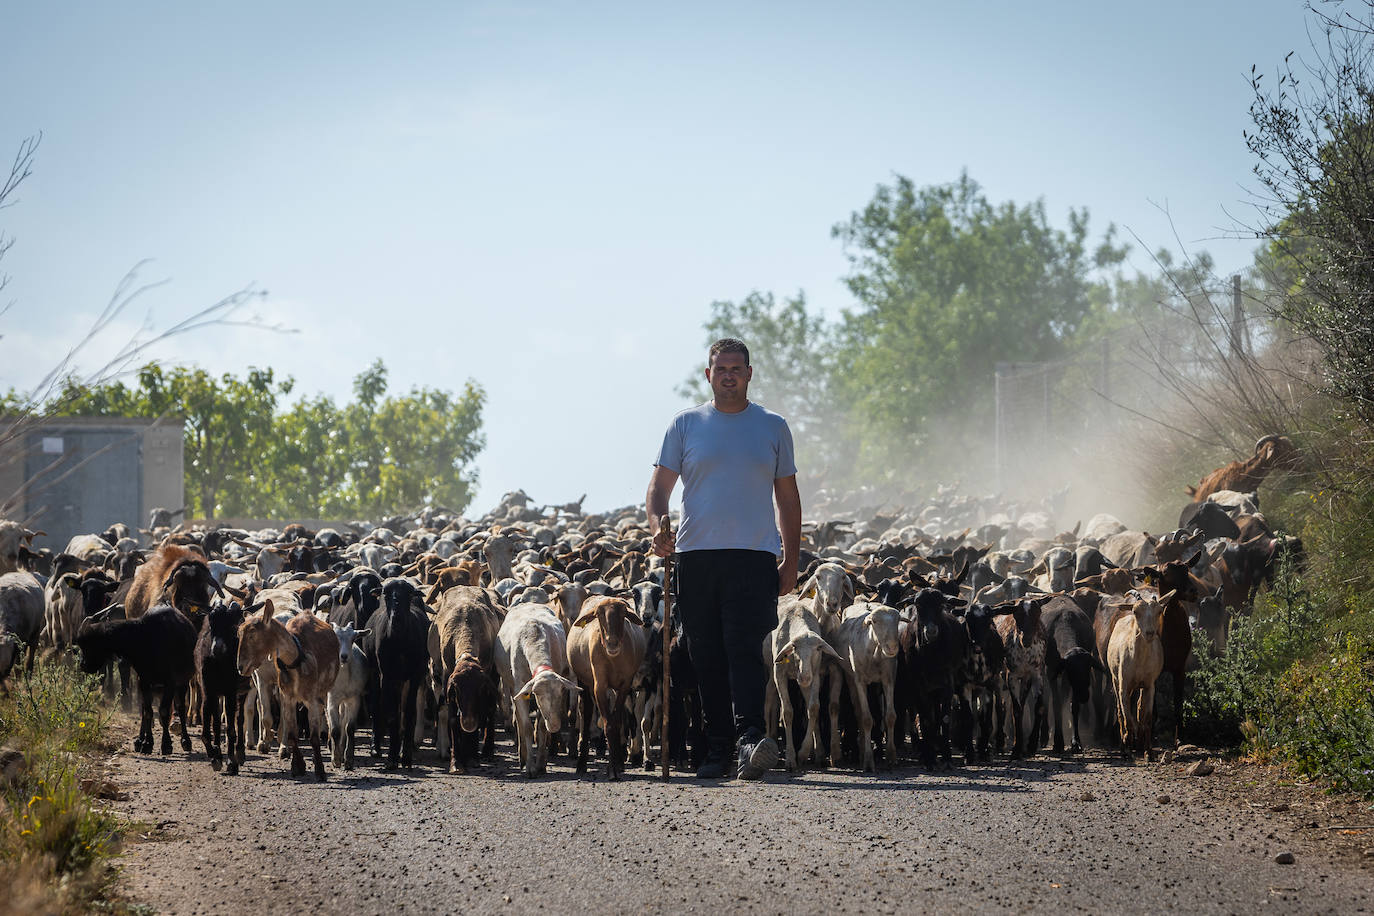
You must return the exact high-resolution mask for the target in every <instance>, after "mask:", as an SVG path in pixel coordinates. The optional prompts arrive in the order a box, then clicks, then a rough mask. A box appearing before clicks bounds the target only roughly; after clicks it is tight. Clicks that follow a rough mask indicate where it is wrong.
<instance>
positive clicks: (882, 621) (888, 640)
mask: <svg viewBox="0 0 1374 916" xmlns="http://www.w3.org/2000/svg"><path fill="white" fill-rule="evenodd" d="M870 608H871V610H869V612H868V614H867V616H865V617H864V626H865V627H867V628H868V630H869V633H870V634H871V635H872V638H873V644H874V647H875V648H876V649H877V650H878V652H879V653H880V654H881V655H882V656H883V657H884V658H896V657H897V653H899V652H901V651H902V639H901V624H902V618H901V615H900V614H898V613H897V610H896V609H895V608H890V607H888V606H887V605H885V604H874V605H870Z"/></svg>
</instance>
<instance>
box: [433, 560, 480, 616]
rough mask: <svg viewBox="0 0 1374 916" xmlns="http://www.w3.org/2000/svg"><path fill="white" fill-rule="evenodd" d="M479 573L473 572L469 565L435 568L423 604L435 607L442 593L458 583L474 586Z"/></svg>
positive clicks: (438, 603)
mask: <svg viewBox="0 0 1374 916" xmlns="http://www.w3.org/2000/svg"><path fill="white" fill-rule="evenodd" d="M480 575H481V573H480V572H479V573H476V574H474V572H473V569H472V567H470V566H443V567H439V568H437V569H436V570H435V571H434V573H433V577H432V578H431V580H430V584H429V593H428V594H427V595H425V604H427V605H429V606H430V607H432V608H435V609H437V608H438V607H439V605H440V602H441V601H442V600H443V596H444V593H445V592H447V591H448V590H449V589H451V588H455V587H456V586H459V585H467V586H476V585H478V584H479V583H478V581H477V580H478V577H480Z"/></svg>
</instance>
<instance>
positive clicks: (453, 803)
mask: <svg viewBox="0 0 1374 916" xmlns="http://www.w3.org/2000/svg"><path fill="white" fill-rule="evenodd" d="M363 746H366V744H363ZM498 748H499V749H500V750H501V751H502V754H503V756H502V758H501V759H500V760H499V761H497V762H496V763H494V764H492V765H489V766H488V767H486V768H485V772H482V773H480V774H474V775H468V776H450V775H448V774H447V773H444V772H441V771H439V770H437V769H435V768H433V767H432V766H423V767H418V768H417V769H416V770H415V771H414V772H412V773H409V774H387V773H382V772H380V771H379V770H377V769H375V768H373V767H372V765H371V764H370V762H369V764H368V765H367V766H364V767H362V768H360V769H359V770H356V771H354V772H353V773H350V774H342V775H338V776H334V775H332V772H331V779H330V781H328V782H326V783H323V784H317V783H315V782H313V781H297V780H293V779H291V778H290V776H289V775H288V773H287V767H286V765H285V763H284V762H283V761H280V760H277V759H275V758H266V757H261V756H258V755H255V754H250V755H249V760H248V763H247V766H246V769H245V772H244V774H243V775H241V776H238V777H226V776H222V775H219V774H217V773H215V772H213V771H212V770H211V769H210V767H209V765H208V764H207V763H206V762H205V760H204V758H203V756H201V755H200V754H199V753H196V754H195V755H193V756H192V757H191V758H190V759H188V758H187V757H185V756H183V755H180V754H178V755H175V756H173V757H171V758H166V759H163V758H158V757H142V756H139V755H135V754H132V753H131V752H122V753H121V754H120V755H119V756H118V758H117V759H116V760H115V766H116V776H115V778H116V781H117V782H118V783H119V784H120V785H121V786H122V787H123V788H124V789H125V790H126V791H127V792H128V793H129V798H128V800H127V801H124V802H122V803H120V805H119V807H120V809H121V810H122V811H123V812H124V813H125V814H127V815H128V816H130V817H132V818H135V819H136V820H138V821H141V822H145V823H146V824H148V825H151V827H150V829H147V830H146V833H147V835H148V837H149V839H147V840H143V841H135V842H133V843H131V844H130V846H129V848H128V850H127V854H126V857H125V859H124V862H125V878H126V881H125V883H126V887H127V893H128V895H129V897H130V898H131V899H132V900H133V901H136V902H143V903H147V904H150V905H151V906H152V907H154V908H155V909H157V910H158V911H160V912H165V913H253V914H263V913H278V912H280V913H288V912H289V913H310V912H312V911H314V912H328V913H336V912H348V913H350V914H352V913H364V914H365V913H393V912H404V913H455V912H479V913H497V912H500V913H511V912H532V911H536V910H539V911H550V912H559V913H572V912H585V911H591V910H598V911H603V912H606V911H609V912H628V911H636V912H643V911H648V912H672V913H677V912H711V913H717V914H720V913H724V912H750V913H783V912H787V913H818V912H832V911H833V912H840V913H846V912H854V913H897V912H902V913H913V912H916V913H919V912H931V913H943V912H951V913H954V912H958V913H967V912H970V911H976V912H989V911H1003V910H1005V911H1016V912H1051V911H1053V912H1060V911H1066V910H1075V911H1082V912H1091V913H1109V912H1141V911H1148V912H1159V911H1165V910H1174V911H1179V912H1186V913H1239V912H1254V911H1256V910H1259V909H1262V908H1273V909H1277V910H1279V911H1282V912H1295V911H1296V912H1345V913H1348V912H1361V911H1364V910H1365V909H1366V908H1368V907H1370V906H1371V905H1374V876H1372V875H1371V874H1370V872H1369V870H1368V869H1366V868H1362V867H1361V866H1360V864H1359V863H1358V862H1355V861H1352V860H1351V859H1350V857H1349V856H1345V857H1341V856H1339V855H1337V854H1336V853H1335V851H1333V849H1331V848H1330V847H1329V844H1327V845H1323V844H1321V843H1320V842H1316V843H1313V842H1309V840H1308V839H1305V837H1312V836H1316V835H1318V831H1311V830H1308V831H1304V830H1302V829H1300V828H1301V827H1302V826H1304V822H1303V818H1304V817H1305V816H1306V815H1304V813H1303V810H1302V808H1301V805H1299V804H1296V803H1295V805H1294V807H1293V809H1292V810H1291V811H1289V812H1286V813H1283V814H1275V813H1272V812H1270V811H1269V810H1267V809H1261V808H1254V807H1250V806H1248V805H1246V804H1244V803H1243V802H1238V801H1236V800H1235V797H1234V795H1235V793H1229V794H1228V793H1225V792H1219V791H1217V789H1218V788H1219V787H1220V786H1221V782H1220V781H1221V780H1225V779H1228V778H1234V777H1228V775H1227V770H1228V768H1225V767H1223V768H1222V771H1220V772H1218V774H1217V775H1216V776H1213V777H1209V778H1208V779H1206V780H1203V779H1187V778H1184V777H1182V776H1181V775H1180V771H1181V769H1182V766H1181V765H1178V764H1175V765H1167V766H1166V765H1159V764H1156V765H1149V766H1146V765H1139V766H1128V765H1123V764H1121V763H1120V762H1118V761H1116V760H1114V759H1112V758H1109V757H1105V756H1090V757H1089V758H1087V759H1084V760H1074V761H1067V762H1065V761H1060V760H1057V759H1040V760H1036V761H1032V762H1029V763H1019V764H1015V765H1006V764H995V765H987V766H981V767H971V768H965V769H956V770H954V771H952V772H949V773H944V774H938V775H930V774H926V773H924V772H922V771H920V770H919V769H915V768H900V769H898V770H896V771H894V772H888V773H880V774H878V775H876V776H875V775H871V774H870V775H863V774H858V773H854V772H850V771H834V772H830V771H812V772H808V773H806V774H804V775H801V776H789V775H788V774H785V773H783V772H781V771H778V772H775V773H772V774H770V775H769V776H768V777H766V778H765V780H764V781H762V782H759V783H742V782H738V781H732V782H726V783H720V784H714V785H712V784H702V783H698V782H697V781H695V780H694V779H692V778H691V777H689V776H677V775H675V777H674V779H673V780H672V781H670V782H669V783H667V784H664V783H661V782H659V780H658V779H657V778H656V777H652V776H649V775H647V774H642V773H638V772H632V773H631V774H630V775H629V776H628V777H627V779H626V780H625V781H623V782H621V783H618V784H609V783H606V782H605V781H604V780H602V779H593V778H592V777H591V776H586V777H578V776H576V775H575V774H574V773H573V772H572V771H571V768H570V767H568V766H567V765H566V762H565V761H564V760H562V759H558V760H555V761H554V762H553V763H551V765H550V775H549V776H548V777H547V778H544V779H541V780H537V781H529V780H526V779H525V778H524V777H523V776H521V775H518V774H516V773H515V772H514V770H513V768H512V766H511V763H510V748H509V745H508V744H505V745H498ZM420 759H421V761H422V762H424V763H426V764H432V763H433V762H434V754H433V751H429V752H427V753H424V754H422V756H421V758H420ZM157 825H161V826H157ZM1305 826H1311V825H1305ZM1284 849H1289V850H1292V851H1293V852H1294V853H1295V854H1296V855H1297V863H1296V864H1294V865H1278V864H1276V863H1275V862H1274V855H1275V853H1276V852H1278V851H1281V850H1284Z"/></svg>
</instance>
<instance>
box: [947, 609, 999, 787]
mask: <svg viewBox="0 0 1374 916" xmlns="http://www.w3.org/2000/svg"><path fill="white" fill-rule="evenodd" d="M992 617H993V615H992V608H990V607H988V606H987V605H986V604H974V605H973V606H972V607H970V608H969V609H968V610H967V611H965V612H964V617H963V625H964V632H965V633H966V634H967V635H968V641H969V653H968V667H967V672H966V676H965V678H964V683H963V685H962V687H961V689H960V694H961V698H962V702H961V703H960V708H959V710H958V713H957V715H956V723H955V724H956V727H955V729H954V731H955V733H956V740H957V739H959V738H962V739H963V740H962V741H961V742H960V746H961V747H963V749H964V763H965V764H969V763H972V762H973V760H974V750H975V747H974V732H975V731H976V732H977V733H978V735H977V756H978V759H979V760H988V759H990V757H991V756H992V755H991V752H990V751H989V749H988V748H989V744H990V743H991V741H992V736H993V731H994V717H995V715H996V711H997V700H998V693H999V692H1000V691H999V685H1000V684H1001V681H1002V668H1003V664H1004V661H1005V657H1006V648H1005V647H1004V646H1003V645H1002V636H1001V634H999V633H998V632H997V628H996V627H995V626H993V621H992Z"/></svg>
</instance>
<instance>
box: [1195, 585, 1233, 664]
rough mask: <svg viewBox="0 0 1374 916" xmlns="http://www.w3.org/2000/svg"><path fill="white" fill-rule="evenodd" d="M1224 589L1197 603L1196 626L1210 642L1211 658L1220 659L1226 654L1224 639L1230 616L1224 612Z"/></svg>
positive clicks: (1205, 596) (1228, 628) (1206, 596)
mask: <svg viewBox="0 0 1374 916" xmlns="http://www.w3.org/2000/svg"><path fill="white" fill-rule="evenodd" d="M1224 592H1225V589H1224V588H1219V589H1217V590H1216V591H1214V592H1212V593H1211V594H1208V595H1203V596H1202V597H1201V598H1199V599H1198V602H1197V625H1198V628H1199V629H1200V630H1202V631H1203V632H1204V633H1206V634H1207V639H1208V640H1209V641H1210V642H1211V644H1212V645H1211V655H1212V657H1213V658H1221V656H1223V655H1225V654H1226V637H1227V635H1228V631H1229V630H1230V625H1229V623H1230V614H1229V613H1228V612H1227V610H1226V603H1225V602H1224V601H1223V600H1222V595H1223V593H1224Z"/></svg>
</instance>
